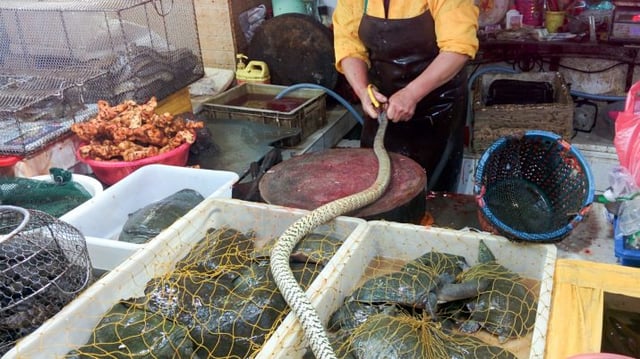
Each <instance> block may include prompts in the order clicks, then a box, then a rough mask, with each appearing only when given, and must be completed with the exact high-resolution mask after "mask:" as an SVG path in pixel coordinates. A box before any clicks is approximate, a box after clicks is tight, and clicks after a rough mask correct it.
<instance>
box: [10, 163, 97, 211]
mask: <svg viewBox="0 0 640 359" xmlns="http://www.w3.org/2000/svg"><path fill="white" fill-rule="evenodd" d="M49 172H50V174H51V177H52V181H42V180H36V179H31V178H23V177H0V204H2V205H12V206H18V207H22V208H28V209H36V210H39V211H42V212H45V213H47V214H49V215H51V216H54V217H60V216H62V215H63V214H65V213H67V212H69V211H70V210H72V209H73V208H75V207H77V206H79V205H81V204H82V203H84V202H86V201H87V200H89V199H90V198H91V193H89V191H87V189H86V188H84V187H83V186H82V185H81V184H80V183H78V182H75V181H73V179H72V178H73V174H72V173H71V172H69V171H67V170H63V169H60V168H52V169H51V170H50V171H49Z"/></svg>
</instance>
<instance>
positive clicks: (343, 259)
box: [256, 221, 556, 359]
mask: <svg viewBox="0 0 640 359" xmlns="http://www.w3.org/2000/svg"><path fill="white" fill-rule="evenodd" d="M480 239H482V240H484V242H485V243H486V244H487V246H488V247H489V248H490V249H491V251H492V252H493V253H494V255H495V256H496V259H497V260H498V262H499V263H501V264H502V265H504V266H505V267H507V268H509V269H511V270H513V271H515V272H517V273H519V274H520V275H522V276H523V277H525V278H530V279H537V280H539V281H540V287H539V288H540V290H539V293H538V307H537V314H536V322H535V326H534V328H533V334H532V335H531V338H532V339H531V344H530V350H529V354H528V355H526V356H525V358H530V359H534V358H535V359H542V358H544V349H545V338H546V335H547V324H548V322H549V308H550V305H551V289H552V287H553V273H554V269H555V262H556V247H555V246H553V245H550V244H547V245H530V244H523V243H515V242H511V241H508V240H507V239H505V238H504V237H499V236H494V235H490V234H488V233H477V232H466V231H456V230H450V229H443V228H427V227H423V226H418V225H411V224H402V223H395V222H383V221H370V222H368V224H367V229H366V231H365V232H363V233H361V235H360V236H357V237H356V236H352V237H350V238H349V240H348V241H347V242H345V244H344V245H343V246H342V247H341V248H340V250H339V251H338V252H337V253H336V255H335V258H334V260H335V261H336V263H338V264H339V267H338V269H339V270H335V271H324V272H322V274H321V277H320V278H318V279H317V280H316V281H321V282H323V283H325V285H324V287H323V290H322V291H319V292H311V293H312V294H313V297H312V298H311V302H312V304H313V305H314V306H315V307H316V308H317V311H318V314H319V315H320V318H321V319H322V320H323V324H324V325H325V326H326V324H327V323H328V321H329V318H330V316H331V314H332V313H333V312H334V311H336V310H337V309H338V308H339V307H340V306H341V305H342V303H343V301H344V299H345V298H346V297H347V296H349V295H350V294H351V293H352V292H353V290H354V289H355V288H356V287H357V285H359V284H360V283H361V278H362V277H363V275H364V273H365V270H366V269H367V267H368V266H369V264H370V263H371V262H372V260H373V259H374V258H376V257H384V258H390V259H398V260H403V261H409V260H412V259H415V258H417V257H419V256H420V255H422V254H424V253H426V252H428V251H439V252H446V253H451V254H457V255H462V256H464V257H465V258H466V259H467V262H468V263H469V264H470V265H473V264H475V263H477V256H478V242H479V240H480ZM325 275H326V276H325ZM306 347H307V343H306V340H305V339H304V335H303V333H302V329H301V327H300V324H299V322H298V320H297V319H296V318H295V317H293V316H292V315H289V316H288V317H287V318H286V319H285V320H284V322H283V323H282V324H281V325H280V327H279V328H278V330H277V331H276V332H275V333H274V334H273V336H272V337H271V339H270V340H269V341H268V342H267V343H266V344H265V346H264V347H263V348H262V350H261V352H260V353H259V355H258V356H257V357H256V358H257V359H265V358H283V359H284V358H287V359H294V358H302V356H303V354H304V353H305V351H306ZM525 349H526V348H525Z"/></svg>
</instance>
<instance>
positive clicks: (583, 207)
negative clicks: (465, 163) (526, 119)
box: [474, 131, 594, 242]
mask: <svg viewBox="0 0 640 359" xmlns="http://www.w3.org/2000/svg"><path fill="white" fill-rule="evenodd" d="M474 192H475V195H476V199H477V203H478V207H479V208H478V217H479V221H480V224H481V226H482V229H483V230H485V231H489V232H493V233H496V234H500V235H503V236H505V237H507V238H509V239H511V240H520V241H532V242H556V241H559V240H561V239H562V238H564V237H566V236H567V235H568V234H569V233H570V232H571V231H572V230H573V228H574V227H575V226H576V225H577V224H578V223H579V222H581V221H582V219H583V217H584V216H585V215H586V213H587V212H588V211H589V209H590V207H591V203H592V202H593V197H594V180H593V175H592V173H591V168H590V167H589V165H588V163H587V162H586V161H585V159H584V157H583V156H582V155H581V154H580V152H579V151H578V150H577V149H576V148H574V147H572V146H571V145H570V144H569V143H568V142H566V141H564V140H562V139H561V138H560V136H558V135H556V134H554V133H551V132H547V131H527V132H525V133H524V134H523V135H522V136H507V137H502V138H500V139H498V140H497V141H496V142H494V143H493V144H492V145H491V146H490V147H489V148H488V149H487V150H486V151H485V152H484V153H483V155H482V157H481V158H480V161H479V163H478V168H477V169H476V174H475V186H474Z"/></svg>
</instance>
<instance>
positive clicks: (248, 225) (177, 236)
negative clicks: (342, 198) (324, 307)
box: [3, 177, 366, 359]
mask: <svg viewBox="0 0 640 359" xmlns="http://www.w3.org/2000/svg"><path fill="white" fill-rule="evenodd" d="M127 178H128V177H127ZM306 213H308V212H307V211H303V210H298V209H292V208H285V207H278V206H273V205H267V204H261V203H253V202H245V201H240V200H234V199H216V198H207V199H206V200H205V201H204V202H203V203H201V204H200V205H198V206H197V207H196V208H195V209H193V210H192V211H191V212H189V213H187V214H186V215H185V216H184V217H182V218H180V219H178V221H176V222H175V223H174V224H173V225H172V226H171V227H169V228H167V229H166V230H164V231H163V232H162V233H160V234H159V235H158V236H157V237H156V238H155V239H154V240H153V241H151V242H149V243H147V245H145V246H144V247H142V248H140V249H138V250H137V251H136V252H135V253H134V254H133V255H131V256H130V257H129V258H127V259H126V260H125V261H124V262H123V263H122V264H121V265H119V266H118V267H116V268H115V269H114V270H112V271H110V272H109V273H107V274H106V275H105V276H104V277H102V278H101V279H100V280H98V281H97V282H96V283H94V284H93V285H92V286H90V287H89V288H88V289H87V290H85V291H84V292H83V293H82V294H81V295H79V296H78V297H77V298H76V299H75V300H74V301H72V302H71V303H69V304H68V305H67V306H66V307H64V308H63V309H62V310H61V311H60V312H59V313H58V314H57V315H55V316H54V317H53V318H51V319H50V320H48V321H47V322H45V323H44V324H43V325H42V326H41V327H40V328H39V329H38V330H36V331H35V332H33V333H32V334H31V335H29V336H27V337H25V338H23V339H22V340H21V341H19V342H18V344H17V345H16V346H15V347H14V348H13V349H12V350H11V351H9V352H8V353H7V354H6V355H5V356H4V357H3V358H5V359H8V358H30V359H38V358H46V359H51V358H58V357H61V356H63V355H64V354H65V353H67V352H68V351H69V350H71V349H73V348H76V347H77V346H79V345H82V344H84V343H85V342H86V341H87V340H88V339H89V337H90V334H91V331H92V330H93V328H94V327H95V325H96V324H97V323H98V322H99V321H100V319H101V318H102V317H103V315H104V314H105V313H106V312H107V311H108V310H109V309H110V308H111V307H112V306H113V305H114V304H115V303H117V302H118V301H119V300H121V299H126V298H130V297H137V296H141V295H142V294H143V289H144V286H145V284H146V283H147V281H149V280H150V279H151V278H153V277H156V276H160V275H162V274H165V273H167V272H169V271H170V270H171V269H173V267H174V265H175V263H176V262H177V261H178V260H179V259H180V258H182V257H183V256H184V255H185V254H186V253H187V252H188V251H189V250H190V249H191V248H192V247H193V246H194V245H195V244H196V243H198V242H199V241H200V240H201V239H202V238H203V237H204V236H205V233H206V231H207V229H209V228H221V227H225V226H227V227H231V228H234V229H236V230H239V231H242V232H250V231H254V232H255V238H256V241H260V242H262V241H267V240H271V239H272V238H275V237H277V236H279V235H280V234H282V233H283V232H284V230H285V229H286V228H287V227H288V226H289V225H291V224H292V223H293V222H294V221H295V220H297V219H298V218H300V217H302V216H303V215H304V214H306ZM365 227H366V222H365V221H364V220H362V219H358V218H351V217H338V218H337V219H335V220H333V221H331V222H330V223H328V224H326V225H323V226H321V227H319V228H318V229H317V230H318V231H323V232H325V233H326V232H330V233H331V234H332V235H334V236H336V237H338V238H342V239H345V241H346V240H348V238H349V237H350V236H360V234H361V232H363V231H364V229H365ZM339 267H340V265H339V263H338V262H336V261H335V257H334V259H332V260H330V261H329V263H327V265H326V266H325V268H324V270H323V271H322V273H331V272H337V271H339ZM322 273H321V274H320V276H323V274H322ZM323 290H324V287H323V283H322V282H321V281H318V280H316V281H314V282H313V283H312V284H311V286H310V287H309V289H308V291H307V293H321V292H322V291H323Z"/></svg>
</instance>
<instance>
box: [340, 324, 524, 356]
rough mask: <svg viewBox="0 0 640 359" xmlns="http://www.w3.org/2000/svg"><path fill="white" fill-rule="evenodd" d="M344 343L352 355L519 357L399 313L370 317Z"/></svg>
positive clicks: (438, 325)
mask: <svg viewBox="0 0 640 359" xmlns="http://www.w3.org/2000/svg"><path fill="white" fill-rule="evenodd" d="M348 343H349V347H348V348H345V346H344V345H343V346H341V349H342V350H343V352H346V353H348V354H349V355H351V356H350V357H349V358H355V359H369V358H442V359H476V358H495V359H516V358H517V357H516V356H515V355H514V354H513V353H511V352H510V351H509V350H507V349H504V348H501V347H499V346H495V345H491V344H487V343H485V342H484V341H482V340H481V339H479V338H476V337H473V336H471V335H468V334H464V333H447V332H446V331H444V330H442V328H441V326H440V323H437V322H433V321H429V320H425V318H417V317H414V316H410V315H406V314H400V315H389V314H386V313H379V314H375V315H373V316H371V317H370V318H369V319H368V320H367V321H366V322H365V323H363V324H362V325H361V326H359V327H358V328H357V329H356V330H355V331H354V332H353V334H352V335H351V336H350V337H349V338H348Z"/></svg>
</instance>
